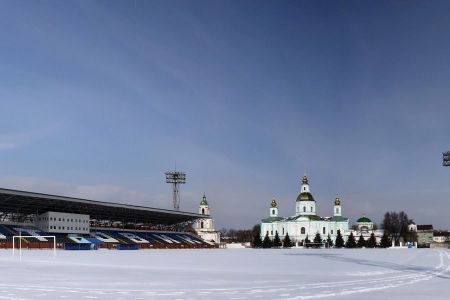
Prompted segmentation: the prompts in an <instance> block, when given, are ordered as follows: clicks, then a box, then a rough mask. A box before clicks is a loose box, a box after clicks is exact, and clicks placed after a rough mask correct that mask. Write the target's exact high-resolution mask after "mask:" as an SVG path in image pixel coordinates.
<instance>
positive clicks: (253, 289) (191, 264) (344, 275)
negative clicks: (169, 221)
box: [0, 249, 450, 299]
mask: <svg viewBox="0 0 450 300" xmlns="http://www.w3.org/2000/svg"><path fill="white" fill-rule="evenodd" d="M0 266H1V273H0V278H1V280H0V299H361V298H364V299H448V297H449V295H450V281H449V279H450V251H449V250H439V249H402V250H395V249H316V250H312V249H196V250H192V249H191V250H188V249H186V250H175V249H172V250H162V249H161V250H141V251H117V250H116V251H114V250H111V251H110V250H99V251H57V253H56V257H53V253H52V251H46V250H24V251H23V255H22V261H19V257H18V256H17V252H16V256H15V257H13V256H12V251H11V250H0Z"/></svg>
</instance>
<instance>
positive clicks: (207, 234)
mask: <svg viewBox="0 0 450 300" xmlns="http://www.w3.org/2000/svg"><path fill="white" fill-rule="evenodd" d="M198 213H199V214H201V215H204V216H205V218H204V219H199V220H197V222H196V223H195V226H194V229H195V231H196V232H197V234H198V236H199V237H201V238H202V239H203V240H205V241H208V242H212V243H220V232H218V231H216V230H215V229H214V220H213V219H212V218H211V214H210V210H209V205H208V201H207V200H206V195H205V194H203V198H202V201H201V202H200V207H199V208H198Z"/></svg>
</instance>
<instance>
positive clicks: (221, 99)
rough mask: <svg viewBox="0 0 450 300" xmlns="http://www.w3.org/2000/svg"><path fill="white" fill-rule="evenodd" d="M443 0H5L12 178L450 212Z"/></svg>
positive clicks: (114, 192)
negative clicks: (171, 176)
mask: <svg viewBox="0 0 450 300" xmlns="http://www.w3.org/2000/svg"><path fill="white" fill-rule="evenodd" d="M449 6H450V4H449V3H448V2H445V1H391V2H383V1H377V2H370V1H356V2H348V1H347V2H333V1H139V0H136V1H81V2H80V1H0V28H1V29H0V66H1V68H0V101H1V108H2V112H3V114H2V115H3V117H2V118H1V119H0V161H1V168H0V186H2V187H5V188H17V189H25V190H32V191H40V192H46V193H54V194H64V195H69V196H79V197H87V198H91V199H98V200H105V201H120V202H127V203H134V204H141V205H148V206H156V207H164V208H170V206H171V200H170V199H171V194H170V186H168V185H167V184H166V183H165V180H164V172H165V171H167V170H170V169H173V168H174V167H175V165H176V166H177V168H178V169H179V170H183V171H185V172H186V173H187V177H188V183H187V184H186V185H185V186H183V187H182V203H181V208H182V209H183V210H187V211H195V210H196V209H197V206H198V203H199V202H200V199H201V196H202V194H203V192H205V193H206V194H207V196H208V199H209V202H210V205H211V209H212V213H213V216H214V217H215V219H216V224H217V227H234V228H246V227H250V226H253V225H254V224H256V223H258V222H259V220H260V219H261V218H263V217H265V216H266V215H267V214H268V207H269V204H270V201H271V198H272V196H275V197H276V199H277V200H278V203H279V207H280V213H281V214H282V215H286V216H288V215H291V214H293V213H294V207H295V199H296V196H297V193H298V191H299V188H300V179H301V177H302V176H303V174H304V172H305V171H306V172H307V174H308V175H309V177H310V183H311V189H312V192H313V194H314V196H315V198H316V200H317V202H318V203H317V205H318V212H319V214H320V215H330V214H331V213H332V204H333V200H334V197H335V195H336V194H337V193H338V194H339V195H340V196H341V199H342V204H343V212H344V215H347V216H348V217H350V218H351V220H352V221H354V220H356V218H357V217H359V216H360V215H362V214H363V213H365V214H366V215H368V216H370V217H372V218H373V219H374V220H375V221H377V222H380V221H381V218H382V215H383V214H384V212H386V211H391V210H395V211H399V210H405V211H406V212H407V213H408V214H409V215H410V217H412V218H413V219H414V220H416V222H418V223H433V224H434V225H435V227H436V228H448V227H449V225H450V224H449V219H448V213H449V211H450V205H449V202H448V200H449V196H450V169H445V168H443V167H442V164H441V159H442V151H445V150H450V139H449V137H450V121H449V112H450V99H449V94H450V93H449V92H450V87H449V84H448V83H449V78H450V68H449V66H450V56H449V55H448V53H450V38H449V35H448V28H450V19H449V18H448V14H447V12H448V9H449V8H450V7H449Z"/></svg>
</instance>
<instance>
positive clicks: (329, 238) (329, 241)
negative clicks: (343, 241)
mask: <svg viewBox="0 0 450 300" xmlns="http://www.w3.org/2000/svg"><path fill="white" fill-rule="evenodd" d="M327 247H330V248H331V247H333V240H332V239H331V236H330V234H328V237H327Z"/></svg>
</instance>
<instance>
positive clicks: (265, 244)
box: [262, 233, 272, 248]
mask: <svg viewBox="0 0 450 300" xmlns="http://www.w3.org/2000/svg"><path fill="white" fill-rule="evenodd" d="M262 247H263V248H271V247H272V240H271V239H270V238H269V233H266V236H265V237H264V240H263V242H262Z"/></svg>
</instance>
